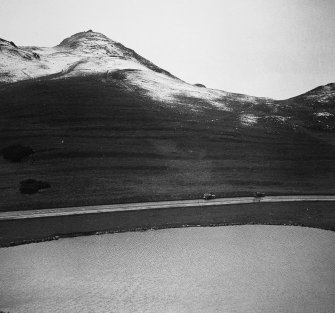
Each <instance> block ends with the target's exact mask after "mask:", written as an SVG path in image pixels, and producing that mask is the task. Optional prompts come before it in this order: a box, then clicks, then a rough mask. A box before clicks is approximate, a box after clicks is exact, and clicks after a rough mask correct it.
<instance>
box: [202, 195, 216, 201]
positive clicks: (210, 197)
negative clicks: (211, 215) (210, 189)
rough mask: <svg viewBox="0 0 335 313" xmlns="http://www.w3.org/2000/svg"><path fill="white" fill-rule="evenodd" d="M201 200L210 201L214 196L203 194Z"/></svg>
mask: <svg viewBox="0 0 335 313" xmlns="http://www.w3.org/2000/svg"><path fill="white" fill-rule="evenodd" d="M202 198H203V199H204V200H211V199H215V195H214V194H213V193H204V195H203V197H202Z"/></svg>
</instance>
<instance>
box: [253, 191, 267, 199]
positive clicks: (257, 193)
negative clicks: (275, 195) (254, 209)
mask: <svg viewBox="0 0 335 313" xmlns="http://www.w3.org/2000/svg"><path fill="white" fill-rule="evenodd" d="M254 197H255V198H263V197H265V193H264V192H255V193H254Z"/></svg>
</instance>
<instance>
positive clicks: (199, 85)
mask: <svg viewBox="0 0 335 313" xmlns="http://www.w3.org/2000/svg"><path fill="white" fill-rule="evenodd" d="M194 86H197V87H202V88H206V86H205V85H203V84H194Z"/></svg>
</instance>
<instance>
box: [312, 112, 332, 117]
mask: <svg viewBox="0 0 335 313" xmlns="http://www.w3.org/2000/svg"><path fill="white" fill-rule="evenodd" d="M314 115H316V116H318V117H330V116H333V114H331V113H329V112H317V113H314Z"/></svg>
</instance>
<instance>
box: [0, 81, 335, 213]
mask: <svg viewBox="0 0 335 313" xmlns="http://www.w3.org/2000/svg"><path fill="white" fill-rule="evenodd" d="M0 99H1V101H0V127H1V132H0V147H5V146H7V145H10V144H15V143H21V144H26V145H30V146H31V147H33V148H34V149H35V150H36V154H35V155H34V156H33V157H31V158H30V159H28V160H26V161H25V162H21V163H9V162H7V161H5V160H3V159H1V160H0V174H1V180H0V193H1V202H0V210H2V211H4V210H17V209H33V208H34V209H36V208H49V207H62V206H76V205H89V204H106V203H119V202H137V201H155V200H163V199H164V200H167V199H184V198H186V199H188V198H197V197H199V196H200V195H201V194H202V193H204V192H208V191H212V192H214V193H216V194H217V195H218V196H234V195H236V196H237V195H250V194H251V193H252V192H253V191H256V190H257V191H264V192H266V193H269V194H270V193H271V194H281V193H285V194H297V193H304V194H308V193H310V194H311V193H313V194H315V193H335V162H334V161H335V146H334V145H332V144H330V143H329V142H328V143H327V142H325V141H322V140H321V139H320V138H321V137H322V136H314V135H313V136H312V135H311V134H310V133H307V132H306V133H305V132H300V131H293V130H289V129H287V130H285V129H283V128H280V127H276V126H275V125H263V126H262V125H260V126H258V127H254V128H243V127H240V124H239V123H238V120H237V115H236V113H233V112H223V111H218V110H216V109H213V108H209V107H206V108H205V109H204V110H203V111H202V112H198V113H197V112H194V111H190V110H188V109H186V108H185V107H180V108H174V109H171V108H169V107H168V106H165V105H162V104H159V103H156V102H154V101H151V100H149V99H145V98H140V97H139V95H138V94H135V93H131V92H126V91H125V89H124V88H123V87H122V85H120V84H117V83H115V82H114V83H102V82H101V79H99V78H93V77H91V78H72V79H67V80H54V81H51V80H46V81H39V82H36V81H35V82H23V83H16V84H12V85H10V86H6V87H2V88H0ZM199 105H201V103H200V104H199ZM26 178H36V179H42V180H46V181H48V182H50V183H51V185H52V188H51V189H48V190H45V191H43V192H41V193H39V194H35V195H21V194H20V193H19V191H18V185H19V182H20V181H21V180H23V179H26Z"/></svg>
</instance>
